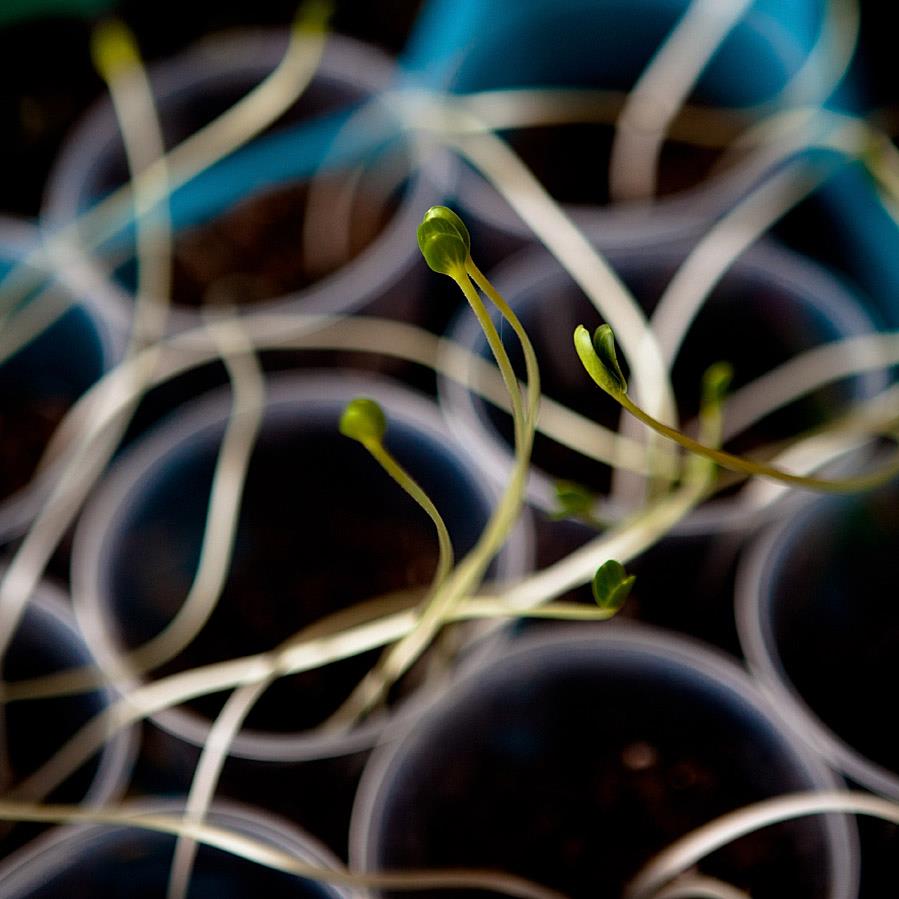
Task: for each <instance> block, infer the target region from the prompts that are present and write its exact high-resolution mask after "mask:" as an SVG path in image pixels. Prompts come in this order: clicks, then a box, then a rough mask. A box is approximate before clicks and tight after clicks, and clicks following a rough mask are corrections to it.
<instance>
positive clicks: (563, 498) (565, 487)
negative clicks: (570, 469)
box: [550, 481, 604, 530]
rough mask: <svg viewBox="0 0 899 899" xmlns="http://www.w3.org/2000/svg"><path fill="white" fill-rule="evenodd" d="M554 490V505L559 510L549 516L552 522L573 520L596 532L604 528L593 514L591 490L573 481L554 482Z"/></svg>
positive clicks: (593, 503)
mask: <svg viewBox="0 0 899 899" xmlns="http://www.w3.org/2000/svg"><path fill="white" fill-rule="evenodd" d="M555 490H556V504H557V505H558V507H559V508H558V511H557V512H553V513H552V514H551V515H550V518H551V519H552V520H553V521H559V520H561V519H563V518H575V519H577V520H578V521H582V522H583V523H584V524H586V525H589V526H590V527H592V528H596V529H597V530H601V529H602V528H603V527H604V524H603V522H601V521H600V520H599V519H598V518H597V517H596V516H595V515H594V514H593V507H594V506H595V505H596V494H594V493H593V491H592V490H589V489H588V488H587V487H585V486H584V485H583V484H578V483H577V482H575V481H556V483H555Z"/></svg>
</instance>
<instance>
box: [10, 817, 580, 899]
mask: <svg viewBox="0 0 899 899" xmlns="http://www.w3.org/2000/svg"><path fill="white" fill-rule="evenodd" d="M0 819H3V820H8V821H37V822H46V823H55V824H63V823H81V824H107V825H114V826H121V827H136V828H139V829H142V830H149V831H153V832H155V833H164V834H172V835H175V836H178V835H181V836H185V837H189V838H190V839H192V840H196V841H197V842H200V843H203V844H204V845H206V846H211V847H213V848H216V849H221V850H222V851H223V852H227V853H229V854H230V855H234V856H237V857H239V858H242V859H245V860H246V861H249V862H254V863H255V864H258V865H263V866H264V867H266V868H272V869H274V870H276V871H284V872H285V873H288V874H295V875H297V876H298V877H305V878H308V879H310V880H316V881H320V882H322V883H333V884H339V885H342V886H350V887H360V888H371V889H382V890H419V889H423V890H450V889H480V890H488V891H490V892H493V893H498V894H500V895H504V896H511V897H515V899H566V897H565V896H563V895H562V894H561V893H559V892H557V891H556V890H553V889H550V888H549V887H546V886H543V885H541V884H538V883H535V882H533V881H530V880H527V879H526V878H524V877H518V876H516V875H514V874H506V873H505V872H502V871H490V870H486V869H477V868H450V869H424V870H410V871H385V872H375V873H371V874H362V873H356V872H353V871H349V870H347V869H346V868H325V867H323V866H321V865H315V864H310V863H309V862H304V861H300V860H299V859H297V858H296V856H295V854H294V853H291V852H287V851H285V850H283V849H279V848H278V847H276V846H273V845H271V844H270V843H266V842H263V841H261V840H258V839H255V838H254V837H248V836H245V835H244V834H242V833H238V832H236V831H233V830H229V829H227V828H224V827H217V826H214V825H210V824H198V823H194V822H191V821H189V820H187V819H186V818H183V817H177V816H175V815H165V814H143V813H141V812H140V811H132V810H128V809H97V810H93V811H86V810H84V809H82V808H80V807H78V806H72V805H32V804H29V803H19V802H7V801H4V800H0Z"/></svg>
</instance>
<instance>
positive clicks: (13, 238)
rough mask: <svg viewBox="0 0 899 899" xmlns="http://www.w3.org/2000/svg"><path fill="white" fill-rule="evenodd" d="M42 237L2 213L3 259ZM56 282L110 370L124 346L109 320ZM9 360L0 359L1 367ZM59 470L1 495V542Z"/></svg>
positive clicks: (32, 511)
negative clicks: (86, 325) (87, 327)
mask: <svg viewBox="0 0 899 899" xmlns="http://www.w3.org/2000/svg"><path fill="white" fill-rule="evenodd" d="M41 239H42V238H41V232H40V229H39V228H37V227H35V226H34V225H32V224H31V223H30V222H26V221H24V220H21V219H15V218H10V217H8V216H0V257H2V259H3V260H4V261H7V260H8V261H11V262H12V263H13V264H15V262H16V261H17V260H18V259H21V258H22V257H24V256H25V255H27V253H28V252H29V251H30V250H33V249H37V247H38V246H39V245H40V243H41ZM51 278H52V274H49V273H48V280H51ZM56 286H57V289H58V290H60V291H61V292H63V293H65V294H66V295H67V298H69V299H71V305H70V307H69V310H68V311H71V310H73V309H77V310H78V311H80V312H81V313H82V314H83V315H84V316H85V318H86V320H87V322H88V323H89V325H90V326H91V327H92V328H93V330H94V332H95V334H96V337H97V343H98V346H99V350H100V366H101V368H102V371H103V373H106V372H108V371H110V369H111V368H112V367H113V365H114V364H115V363H116V362H118V360H119V359H120V357H121V354H122V349H123V347H122V343H121V341H120V340H119V339H118V338H117V337H116V335H115V334H114V333H113V332H112V330H111V329H110V326H109V322H108V321H107V320H106V319H105V318H104V317H103V316H102V315H100V314H98V310H97V309H96V308H95V306H94V304H93V303H92V302H91V301H90V299H78V298H77V295H75V294H72V292H71V291H70V290H69V289H68V288H67V286H66V285H64V284H59V283H58V284H57V285H56ZM64 314H65V313H64ZM51 327H52V325H51ZM11 358H15V356H13V357H11ZM6 361H7V360H2V361H0V367H2V365H3V364H5V362H6ZM60 470H61V465H60V463H59V460H58V459H57V460H54V461H52V462H51V463H50V464H48V465H47V466H46V467H44V468H41V469H40V470H39V471H37V472H36V473H35V475H34V476H33V477H32V479H31V480H30V481H29V482H28V483H27V484H26V485H24V486H23V487H20V488H19V489H18V490H16V491H15V492H14V493H11V494H10V495H9V496H7V497H3V498H0V545H2V544H4V543H6V542H7V541H9V540H12V539H14V538H15V537H18V536H20V535H21V534H22V533H23V532H24V531H25V530H26V528H27V527H28V525H29V524H30V523H31V521H32V520H33V519H34V517H35V516H36V515H37V514H38V512H39V511H40V510H41V508H42V507H43V505H44V503H45V502H46V500H47V498H48V496H49V495H50V492H51V491H52V489H53V486H54V485H55V484H56V481H57V479H58V475H59V472H60Z"/></svg>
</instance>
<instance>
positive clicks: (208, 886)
mask: <svg viewBox="0 0 899 899" xmlns="http://www.w3.org/2000/svg"><path fill="white" fill-rule="evenodd" d="M110 840H111V845H107V846H106V847H105V848H104V849H103V850H102V851H100V852H95V853H94V854H93V855H86V854H84V853H78V852H75V851H73V852H72V857H71V859H70V862H69V864H68V865H67V866H66V867H65V868H64V870H63V871H62V872H61V873H59V874H57V875H56V876H54V877H50V878H49V879H48V880H47V882H46V883H43V884H41V885H40V886H38V888H37V889H36V890H34V891H32V892H29V893H28V897H29V899H58V897H60V896H66V897H68V899H120V897H122V896H128V897H131V899H159V896H161V895H165V890H166V886H167V884H168V878H169V872H170V870H171V862H172V851H173V849H174V845H175V841H174V839H173V838H172V837H169V836H166V835H163V834H157V833H152V832H147V831H143V832H142V831H139V830H130V831H124V832H122V831H117V832H115V833H114V834H113V835H112V836H111V837H110ZM331 895H333V894H331V893H330V892H329V891H327V890H326V889H324V888H322V887H320V886H319V885H317V884H315V883H312V882H310V881H304V880H298V879H297V878H296V877H292V876H290V875H288V874H284V873H281V872H280V871H274V870H272V869H270V868H267V867H264V866H262V865H256V864H254V863H252V862H248V861H245V860H243V859H241V858H239V857H238V856H236V855H233V854H232V853H229V852H224V851H222V850H218V849H210V848H209V847H207V846H200V848H199V852H198V856H197V860H196V865H195V869H194V872H193V874H192V876H191V883H190V891H189V892H188V899H206V897H209V896H215V897H217V899H246V897H249V896H265V897H267V899H268V897H271V899H314V897H317V899H323V897H329V896H331Z"/></svg>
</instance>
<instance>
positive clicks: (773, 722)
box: [349, 622, 859, 899]
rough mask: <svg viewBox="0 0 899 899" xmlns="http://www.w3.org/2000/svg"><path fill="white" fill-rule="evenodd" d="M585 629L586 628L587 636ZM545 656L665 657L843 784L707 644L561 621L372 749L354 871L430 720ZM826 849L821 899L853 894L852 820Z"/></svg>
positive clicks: (369, 867)
mask: <svg viewBox="0 0 899 899" xmlns="http://www.w3.org/2000/svg"><path fill="white" fill-rule="evenodd" d="M585 630H587V631H589V633H585ZM541 656H542V657H543V659H545V660H546V661H547V662H551V663H553V664H555V665H557V666H558V668H560V669H561V668H564V667H566V666H568V665H583V666H584V667H585V668H587V667H588V666H590V665H595V666H597V667H602V666H609V665H610V663H611V662H612V661H613V660H615V659H616V658H618V659H623V660H626V661H627V662H628V663H629V664H632V665H635V664H639V661H640V659H644V660H647V661H657V660H659V659H661V660H663V661H664V662H666V663H667V664H669V665H673V666H676V667H677V668H678V669H679V671H681V672H683V673H684V675H685V676H687V677H689V678H690V679H691V680H693V681H694V682H698V683H699V685H700V689H707V690H710V691H713V692H715V693H718V694H719V695H722V696H724V697H726V698H727V701H728V702H729V703H731V704H733V705H734V706H735V707H737V708H740V709H743V710H746V709H748V710H750V712H751V714H752V716H753V718H754V719H755V720H756V721H757V722H762V723H764V724H765V725H766V726H767V727H768V729H769V731H770V733H771V734H773V735H776V736H777V738H778V739H779V741H780V743H781V745H782V747H783V748H784V750H785V751H787V752H789V753H790V755H791V756H792V761H793V762H794V764H795V765H796V770H797V771H802V772H804V774H805V776H806V777H807V778H808V780H809V782H810V786H811V787H812V788H813V789H816V790H818V789H820V790H835V789H842V788H843V786H844V785H843V784H842V782H841V781H840V780H839V778H838V777H837V776H836V775H835V774H834V773H833V772H832V771H831V770H830V769H829V768H828V767H827V766H826V765H825V764H824V762H823V761H822V760H821V759H820V758H819V757H818V756H817V755H816V754H815V753H814V752H813V751H812V750H811V749H810V748H809V747H808V746H807V745H806V743H805V742H804V741H802V740H801V739H799V738H798V737H797V736H796V735H795V734H794V732H793V731H792V730H791V729H790V728H789V727H787V726H786V722H785V721H784V720H783V719H782V718H781V716H780V714H779V712H778V711H777V709H776V708H775V707H774V706H773V705H772V704H771V703H770V702H769V701H768V700H767V698H766V697H765V696H764V694H763V693H762V692H761V691H760V690H759V689H758V688H757V687H756V685H755V684H754V683H753V682H752V680H751V679H750V678H749V676H748V675H747V674H746V672H745V671H743V670H742V669H741V668H740V667H738V665H737V664H736V663H735V662H733V661H731V660H730V659H729V658H727V657H725V656H724V654H723V653H720V652H719V651H717V650H713V649H710V648H708V647H707V646H705V645H704V644H702V643H700V642H698V641H696V640H692V639H689V638H685V637H681V636H673V635H671V634H668V633H666V632H664V631H661V630H657V629H654V628H650V627H646V626H645V625H641V624H631V623H629V622H614V623H611V624H605V625H600V626H598V627H590V626H587V628H584V627H569V626H561V627H558V628H554V629H553V630H552V631H550V632H548V633H545V634H543V635H541V634H536V635H528V636H526V637H523V638H519V639H514V640H510V641H509V643H508V645H507V649H506V651H504V652H502V654H501V655H499V656H495V657H494V658H493V659H491V660H490V661H489V662H487V663H486V664H484V663H483V661H479V660H474V661H473V663H472V664H471V665H470V666H468V668H467V670H465V671H464V672H462V673H460V676H459V677H458V679H456V680H455V681H454V682H453V684H452V689H451V690H449V691H444V692H443V693H442V694H439V693H434V694H432V696H431V704H430V706H429V707H428V708H427V710H426V711H425V712H424V713H423V714H422V715H421V716H420V717H419V718H418V719H417V720H416V721H413V722H411V724H410V725H409V726H407V727H406V729H405V730H404V732H403V733H402V734H401V735H400V736H399V738H398V739H396V740H394V741H391V742H390V743H386V744H384V745H382V746H380V747H378V749H376V751H375V753H374V755H373V756H372V758H371V760H370V761H369V762H368V764H367V765H366V767H365V770H364V771H363V774H362V781H361V783H360V785H359V790H358V792H357V794H356V801H355V804H354V806H353V812H352V818H351V820H350V843H349V853H350V856H349V857H350V866H351V867H352V868H353V869H354V870H358V871H365V872H368V871H375V870H377V853H378V845H377V839H378V827H379V823H380V819H381V815H382V813H383V810H384V805H385V802H386V800H387V798H388V797H389V796H390V793H391V791H392V790H393V789H394V786H393V781H394V779H395V777H396V776H397V773H398V772H399V771H400V770H401V769H402V766H403V761H404V755H405V754H406V752H407V751H409V750H411V749H413V748H414V747H416V746H420V745H421V744H422V743H423V742H427V731H428V729H429V728H430V726H431V723H432V722H438V721H442V720H445V719H446V718H447V717H448V716H450V715H452V713H453V711H454V710H455V709H456V708H459V707H464V705H465V704H466V703H467V702H468V701H470V700H471V699H472V698H474V699H475V700H476V698H477V696H478V695H479V694H480V693H482V692H485V690H486V687H485V684H486V683H487V682H488V681H489V679H490V677H491V675H492V674H494V673H496V674H499V675H501V676H502V677H503V679H504V680H506V681H507V682H508V680H509V679H510V678H514V677H515V676H516V674H517V673H518V672H521V674H522V676H523V677H526V676H527V675H526V672H527V671H528V670H529V669H530V670H533V665H534V659H535V658H540V657H541ZM823 827H824V833H825V834H826V837H825V839H826V841H827V843H828V847H829V850H830V851H829V857H828V859H827V865H828V869H829V873H830V883H831V886H830V890H829V892H828V894H827V897H826V899H855V897H856V894H857V890H858V876H859V855H858V838H857V832H856V828H855V824H854V822H853V821H852V819H851V818H848V817H846V816H837V815H831V816H828V817H827V819H826V821H825V822H824V824H823Z"/></svg>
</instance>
